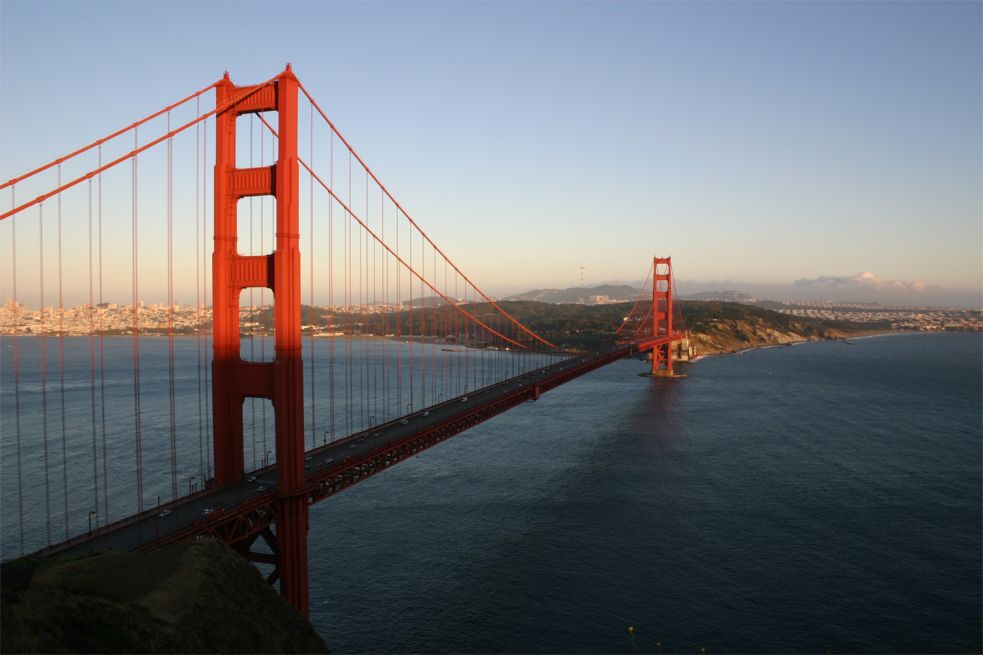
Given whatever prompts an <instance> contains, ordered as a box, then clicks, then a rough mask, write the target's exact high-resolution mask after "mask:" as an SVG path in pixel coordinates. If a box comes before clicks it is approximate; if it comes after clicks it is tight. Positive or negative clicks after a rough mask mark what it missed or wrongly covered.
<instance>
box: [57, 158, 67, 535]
mask: <svg viewBox="0 0 983 655" xmlns="http://www.w3.org/2000/svg"><path fill="white" fill-rule="evenodd" d="M58 186H59V187H60V186H61V164H58ZM62 262H63V259H62V251H61V194H60V193H59V194H58V375H59V397H60V405H61V479H62V492H63V494H64V500H65V539H68V432H67V431H66V427H65V296H64V294H63V292H62V288H63V287H62V277H63V275H62Z"/></svg>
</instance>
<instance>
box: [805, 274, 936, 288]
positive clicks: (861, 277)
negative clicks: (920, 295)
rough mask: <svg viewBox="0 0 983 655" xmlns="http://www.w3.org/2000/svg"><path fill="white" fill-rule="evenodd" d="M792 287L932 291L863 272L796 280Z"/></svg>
mask: <svg viewBox="0 0 983 655" xmlns="http://www.w3.org/2000/svg"><path fill="white" fill-rule="evenodd" d="M793 286H794V287H796V288H798V289H813V290H822V291H909V292H911V291H914V292H918V291H929V290H930V289H932V287H930V286H929V285H927V284H925V283H924V282H922V281H921V280H914V281H912V282H906V281H903V280H885V279H884V278H882V277H878V275H877V274H876V273H871V272H870V271H865V272H863V273H860V274H858V275H851V276H846V275H823V276H820V277H817V278H812V279H807V278H802V279H800V280H796V281H795V282H794V283H793Z"/></svg>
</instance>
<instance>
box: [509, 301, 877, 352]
mask: <svg viewBox="0 0 983 655" xmlns="http://www.w3.org/2000/svg"><path fill="white" fill-rule="evenodd" d="M499 304H500V305H501V306H502V308H503V309H505V310H506V311H507V312H509V313H510V314H512V315H513V316H515V318H516V319H517V320H519V321H520V322H522V323H524V324H525V325H527V326H529V328H530V329H532V330H533V331H534V332H536V333H538V334H540V335H542V336H543V337H544V338H546V339H548V340H550V341H552V342H553V343H555V344H557V345H558V346H561V347H564V348H569V349H572V350H595V349H598V348H603V347H604V346H605V345H607V344H610V343H612V342H613V340H614V338H615V337H614V331H615V330H616V329H617V326H618V325H620V324H621V321H622V319H623V317H624V316H625V315H626V314H628V312H629V311H630V310H631V307H632V303H617V304H611V305H548V304H544V303H535V302H502V303H499ZM680 309H681V311H682V314H683V321H684V326H685V327H686V329H687V330H688V331H689V332H690V338H691V341H692V343H693V345H695V346H696V349H697V354H698V355H700V354H702V355H707V354H715V353H725V352H735V351H738V350H744V349H746V348H756V347H761V346H768V345H779V344H785V343H793V342H797V341H814V340H821V339H834V338H841V337H844V336H847V335H850V334H859V333H863V332H870V331H872V326H870V325H861V324H858V323H848V322H845V321H822V320H818V319H812V318H802V317H793V316H789V315H787V314H780V313H778V312H775V311H772V310H769V309H763V308H761V307H756V306H754V305H745V304H740V303H731V302H701V301H681V302H680ZM877 327H879V326H873V329H876V328H877Z"/></svg>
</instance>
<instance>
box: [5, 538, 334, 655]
mask: <svg viewBox="0 0 983 655" xmlns="http://www.w3.org/2000/svg"><path fill="white" fill-rule="evenodd" d="M2 586H3V603H2V623H3V630H2V632H0V649H2V651H3V652H4V653H57V652H80V653H121V652H127V653H168V652H169V653H180V652H184V653H216V652H226V653H228V652H236V653H326V652H328V648H327V646H326V645H325V643H324V642H323V641H322V640H321V638H320V637H319V636H318V635H317V633H316V632H315V631H314V629H313V628H312V627H311V626H310V624H309V623H307V621H305V620H304V619H303V618H302V617H301V616H300V615H298V614H297V613H296V612H295V611H294V610H293V609H292V608H291V607H289V606H288V605H287V604H286V603H285V602H284V601H283V599H282V598H280V596H279V595H278V594H277V593H276V591H274V589H273V588H272V587H270V586H269V585H268V584H267V583H266V582H265V581H264V580H263V578H262V576H261V575H260V574H259V572H258V571H257V570H256V569H255V568H254V567H253V566H252V565H251V564H249V563H248V562H246V561H245V560H243V559H242V558H241V557H239V556H238V555H237V554H236V553H235V552H233V551H232V550H231V549H229V548H228V547H226V546H224V545H223V544H221V543H219V542H217V541H213V540H206V541H199V542H188V543H182V544H176V545H174V546H171V547H169V548H165V549H163V550H160V551H157V552H155V553H152V554H149V555H135V554H132V553H121V552H115V551H108V552H104V553H101V554H98V555H93V556H90V557H82V558H77V559H55V560H30V559H25V560H18V561H15V562H11V563H8V564H4V566H3V572H2Z"/></svg>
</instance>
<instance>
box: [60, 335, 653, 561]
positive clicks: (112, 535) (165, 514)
mask: <svg viewBox="0 0 983 655" xmlns="http://www.w3.org/2000/svg"><path fill="white" fill-rule="evenodd" d="M632 352H637V349H636V348H635V347H634V345H627V346H619V347H616V348H614V349H612V350H610V351H608V352H605V353H601V354H596V355H590V356H577V357H571V358H567V359H564V360H561V361H559V362H557V363H555V364H552V365H550V366H546V367H544V368H541V369H538V370H535V371H531V372H529V373H526V374H523V375H520V376H518V377H515V378H511V379H509V380H505V381H504V382H500V383H498V384H494V385H491V386H489V387H485V388H483V389H479V390H477V391H475V392H473V393H469V394H467V395H466V396H458V397H457V398H452V399H450V400H448V401H446V402H443V403H440V404H438V405H435V406H433V407H430V408H427V409H426V410H421V411H419V412H416V413H413V414H409V415H407V416H405V417H403V418H402V419H399V420H396V421H392V422H389V423H386V424H383V425H379V426H375V427H373V428H371V429H369V430H366V431H364V432H359V433H356V434H353V435H351V436H349V437H346V438H344V439H341V440H338V441H336V442H333V443H330V444H327V445H325V446H320V447H318V448H315V449H313V450H310V451H308V452H307V455H306V457H305V460H306V461H305V469H306V473H307V476H306V477H307V485H306V488H305V493H306V494H307V497H308V502H309V503H310V504H313V503H316V502H318V501H320V500H323V499H324V498H327V497H328V496H331V495H333V494H335V493H337V492H339V491H341V490H343V489H345V488H347V487H349V486H351V485H353V484H355V483H357V482H359V481H360V480H364V479H365V478H367V477H369V476H371V475H374V474H375V473H378V472H380V471H382V470H385V469H386V468H388V467H389V466H392V465H393V464H396V463H398V462H400V461H402V460H403V459H405V458H407V457H411V456H412V455H414V454H416V453H418V452H420V451H421V450H424V449H425V448H429V447H430V446H433V445H435V444H437V443H439V442H441V441H443V440H445V439H447V438H449V437H451V436H454V435H455V434H459V433H461V432H463V431H464V430H466V429H468V428H470V427H472V426H474V425H477V424H478V423H481V422H483V421H486V420H488V419H489V418H491V417H493V416H495V415H497V414H500V413H502V412H504V411H506V410H508V409H510V408H512V407H515V406H516V405H519V404H521V403H523V402H526V401H529V400H535V399H537V398H538V397H539V394H541V393H544V392H546V391H548V390H550V389H553V388H555V387H557V386H559V385H561V384H563V383H565V382H568V381H570V380H572V379H574V378H577V377H579V376H581V375H584V374H585V373H589V372H590V371H593V370H594V369H597V368H599V367H601V366H604V365H605V364H608V363H610V362H613V361H615V360H617V359H621V358H623V357H626V356H628V355H630V354H631V353H632ZM279 505H280V503H279V496H278V493H277V487H276V471H275V467H274V466H269V467H266V468H263V469H259V470H257V471H254V472H252V473H250V474H248V477H247V479H246V481H244V482H243V483H242V484H240V485H238V486H235V487H230V488H224V489H210V490H204V491H201V492H198V493H196V494H193V495H191V496H186V497H184V498H181V499H178V500H177V501H174V502H171V503H168V504H167V505H162V506H161V507H160V508H154V509H152V510H148V511H145V512H143V513H142V514H138V515H135V516H131V517H128V518H126V519H123V520H121V521H117V522H116V523H113V524H110V525H108V526H105V527H103V528H100V529H98V530H94V531H93V532H91V533H86V534H84V535H80V536H78V537H75V538H74V539H71V540H69V541H66V542H63V543H60V544H56V545H53V546H50V547H48V548H46V549H44V550H43V551H41V552H42V553H44V554H54V553H66V554H84V553H88V552H95V551H99V550H105V549H109V548H113V549H117V550H127V551H148V550H153V549H155V548H159V547H161V546H163V545H166V544H168V543H172V542H175V541H179V540H181V539H187V538H193V537H202V536H215V537H218V538H221V539H222V540H223V541H225V542H226V543H229V544H232V545H235V544H241V543H248V542H251V541H252V540H253V539H255V537H256V536H257V535H258V534H260V533H261V532H262V531H263V530H265V529H266V528H267V527H268V526H269V525H270V523H272V522H274V521H275V520H276V516H277V513H278V508H279Z"/></svg>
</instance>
